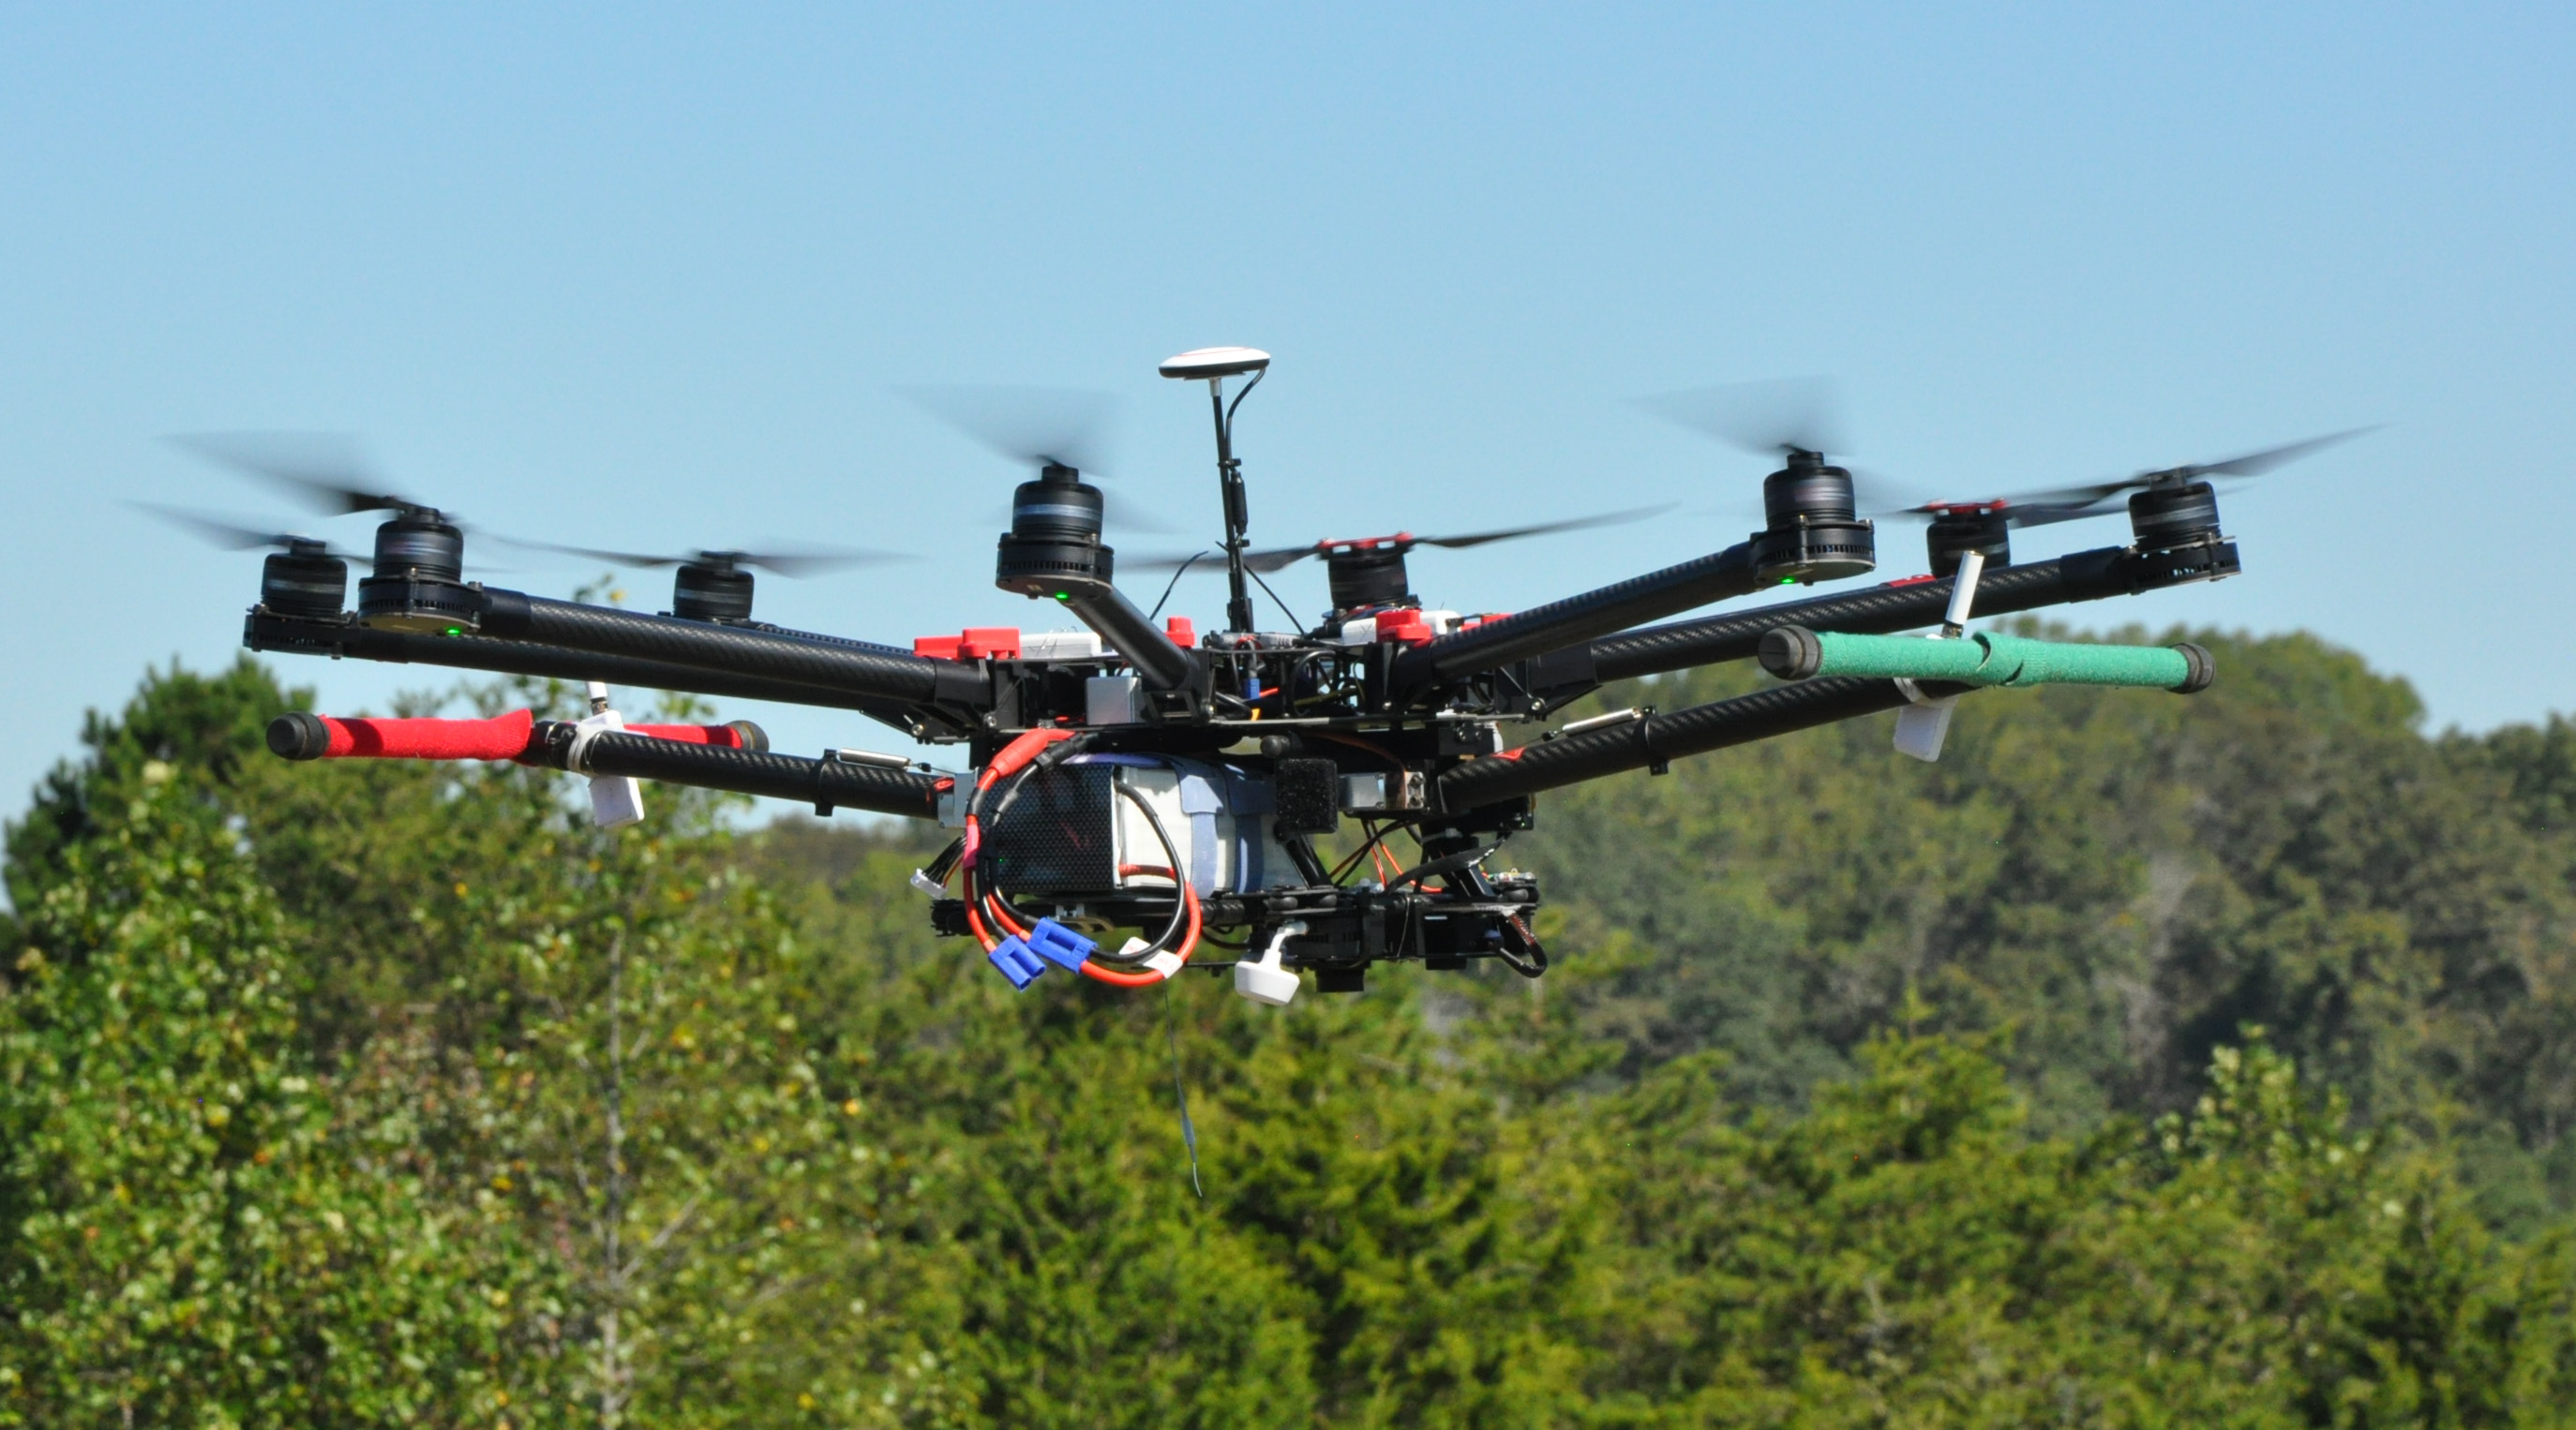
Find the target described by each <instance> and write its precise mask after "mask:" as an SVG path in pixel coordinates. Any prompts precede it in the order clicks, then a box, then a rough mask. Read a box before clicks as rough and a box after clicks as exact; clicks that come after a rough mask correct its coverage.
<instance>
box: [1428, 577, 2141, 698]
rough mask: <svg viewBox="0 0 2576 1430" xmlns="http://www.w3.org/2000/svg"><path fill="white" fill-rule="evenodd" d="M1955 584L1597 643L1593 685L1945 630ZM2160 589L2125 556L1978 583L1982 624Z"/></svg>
mask: <svg viewBox="0 0 2576 1430" xmlns="http://www.w3.org/2000/svg"><path fill="white" fill-rule="evenodd" d="M1954 584H1955V580H1954V578H1952V577H1947V576H1944V577H1942V578H1940V579H1938V580H1931V581H1910V582H1906V583H1904V584H1901V585H1889V586H1872V587H1870V588H1869V589H1867V590H1863V591H1847V592H1843V593H1840V594H1837V595H1832V596H1815V597H1811V598H1809V599H1807V600H1804V601H1783V602H1781V603H1780V604H1778V605H1776V606H1764V607H1763V608H1761V609H1760V610H1757V611H1741V612H1736V613H1734V614H1730V615H1724V616H1710V617H1707V618H1705V619H1703V620H1696V621H1676V622H1674V623H1673V624H1671V625H1668V626H1648V627H1646V628H1644V629H1642V630H1634V631H1621V632H1620V633H1619V634H1617V635H1614V636H1605V637H1603V638H1602V639H1600V640H1596V641H1594V642H1592V672H1591V673H1592V677H1593V678H1594V679H1596V680H1604V681H1609V680H1627V679H1631V678H1633V677H1636V676H1640V675H1655V674H1659V673H1661V672H1663V671H1668V670H1686V669H1688V668H1690V667H1692V666H1697V665H1716V664H1719V663H1721V662H1724V661H1730V660H1749V659H1751V658H1752V656H1753V654H1754V652H1755V651H1756V650H1757V649H1758V648H1759V647H1760V646H1761V644H1762V637H1763V635H1764V633H1765V632H1768V631H1774V630H1778V629H1779V628H1780V627H1782V626H1805V627H1806V628H1807V629H1809V630H1815V631H1844V632H1849V633H1851V634H1855V635H1885V634H1889V633H1891V632H1895V631H1906V630H1914V629H1916V628H1918V627H1922V626H1930V625H1938V624H1939V623H1940V621H1941V617H1942V614H1943V613H1944V612H1945V611H1947V610H1948V609H1949V605H1950V588H1951V587H1952V586H1953V585H1954ZM2152 584H2154V583H2152V582H2151V581H2148V580H2145V579H2142V573H2141V572H2140V571H2139V569H2138V568H2137V566H2136V563H2135V562H2134V561H2133V560H2132V559H2131V558H2130V554H2129V552H2128V551H2127V550H2126V549H2125V548H2122V547H2116V546H2113V547H2104V548H2102V549H2100V550H2096V551H2079V552H2076V553H2074V554H2073V555H2070V556H2060V557H2056V558H2054V559H2052V560H2048V561H2034V562H2032V563H2030V564H2029V565H2027V566H1997V567H1989V568H1987V570H1986V573H1985V575H1984V576H1983V577H1982V578H1980V579H1979V580H1978V582H1977V593H1976V603H1975V607H1974V610H1973V612H1972V614H1974V615H1978V616H2001V615H2009V614H2011V613H2012V612H2015V611H2031V610H2037V609H2039V608H2040V607H2042V606H2059V605H2066V604H2069V603H2071V602H2075V601H2098V600H2101V599H2103V598H2104V597H2106V596H2127V595H2133V594H2135V593H2137V592H2139V591H2142V590H2145V589H2148V587H2149V586H2150V585H2152ZM1428 648H1429V647H1425V649H1428Z"/></svg>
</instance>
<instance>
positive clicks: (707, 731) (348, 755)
mask: <svg viewBox="0 0 2576 1430" xmlns="http://www.w3.org/2000/svg"><path fill="white" fill-rule="evenodd" d="M286 718H291V719H294V720H299V721H301V720H308V719H309V720H311V721H313V722H315V723H317V724H319V725H320V726H321V729H322V734H323V738H324V743H323V747H322V749H321V751H320V753H319V754H314V753H311V749H312V747H311V746H310V745H306V746H305V747H304V749H303V751H302V752H299V753H297V754H295V755H294V758H297V759H324V760H515V759H518V758H520V757H521V756H523V755H525V754H527V753H528V738H529V734H530V732H531V731H532V730H533V729H534V727H535V723H536V722H535V717H534V716H533V715H532V714H531V713H530V712H528V711H525V710H513V711H511V712H510V713H509V714H507V715H496V716H494V717H492V718H491V719H489V720H432V719H415V720H371V719H366V718H364V717H359V718H353V719H346V720H343V719H340V718H337V717H335V716H330V715H314V716H302V715H298V716H292V717H286ZM308 728H309V727H308ZM626 730H627V733H629V734H633V735H649V736H652V737H653V738H654V739H657V740H676V741H679V742H681V743H683V744H689V745H717V746H721V747H723V748H725V749H729V750H739V749H742V748H744V740H743V733H742V731H740V730H738V729H736V728H734V727H733V726H731V725H629V726H627V727H626ZM308 738H309V737H308ZM275 743H276V738H275V737H272V739H271V745H272V747H275Z"/></svg>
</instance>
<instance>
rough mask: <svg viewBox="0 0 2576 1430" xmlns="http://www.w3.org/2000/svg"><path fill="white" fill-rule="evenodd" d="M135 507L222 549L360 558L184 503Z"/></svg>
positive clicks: (314, 538)
mask: <svg viewBox="0 0 2576 1430" xmlns="http://www.w3.org/2000/svg"><path fill="white" fill-rule="evenodd" d="M127 505H129V506H132V507H133V508H134V509H136V510H137V511H144V512H149V513H151V514H152V515H154V516H157V517H159V518H160V519H162V520H163V521H166V522H168V523H170V524H171V525H173V526H176V527H179V528H180V529H182V530H185V531H190V532H193V533H195V534H196V536H197V537H198V539H199V540H202V541H204V542H205V543H206V544H207V545H209V546H214V547H218V548H220V549H222V550H225V551H255V550H257V549H259V548H260V547H263V546H271V547H275V548H276V549H278V550H280V551H291V552H294V553H295V554H296V555H299V556H315V557H327V558H329V559H332V560H336V561H363V560H365V559H366V557H365V556H363V555H361V554H360V553H358V552H355V551H343V550H341V549H339V548H338V547H335V546H332V545H330V544H329V543H328V542H325V541H324V540H322V539H321V538H320V537H317V536H302V535H298V534H296V533H294V532H291V531H286V532H268V531H262V530H261V529H260V528H258V527H256V526H245V525H243V524H242V523H241V521H240V520H239V519H237V518H228V517H221V516H216V515H213V514H212V513H209V512H202V511H190V510H188V509H186V508H185V507H175V506H163V505H161V504H159V503H157V502H129V503H127Z"/></svg>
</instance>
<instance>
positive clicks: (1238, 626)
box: [1208, 371, 1268, 631]
mask: <svg viewBox="0 0 2576 1430" xmlns="http://www.w3.org/2000/svg"><path fill="white" fill-rule="evenodd" d="M1265 376H1268V373H1267V372H1266V371H1264V372H1256V373H1254V374H1253V375H1252V381H1250V382H1247V383H1245V384H1244V385H1243V391H1241V392H1238V393H1236V394H1235V395H1234V403H1233V405H1232V406H1228V405H1227V404H1226V400H1225V379H1224V378H1221V377H1212V378H1209V379H1208V405H1209V407H1210V409H1211V410H1212V411H1214V412H1215V414H1216V476H1217V484H1218V486H1219V487H1220V488H1221V489H1222V490H1223V491H1224V493H1225V582H1226V602H1225V628H1226V629H1227V630H1230V631H1249V630H1251V629H1252V593H1251V591H1250V589H1249V588H1247V587H1246V586H1245V585H1244V581H1243V549H1244V548H1245V547H1247V546H1249V545H1251V544H1252V542H1251V540H1250V539H1249V533H1250V531H1251V529H1252V501H1251V498H1250V497H1249V496H1248V495H1247V494H1246V493H1245V492H1244V489H1243V459H1242V458H1240V457H1237V456H1235V455H1234V409H1235V408H1236V407H1241V406H1242V405H1243V399H1245V398H1247V397H1250V396H1251V395H1252V389H1254V388H1256V387H1259V386H1260V385H1261V379H1262V378H1264V377H1265Z"/></svg>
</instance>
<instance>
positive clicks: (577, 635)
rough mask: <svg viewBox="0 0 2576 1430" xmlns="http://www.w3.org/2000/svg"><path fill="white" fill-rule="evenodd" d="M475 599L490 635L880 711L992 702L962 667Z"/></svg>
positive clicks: (499, 598) (518, 601)
mask: <svg viewBox="0 0 2576 1430" xmlns="http://www.w3.org/2000/svg"><path fill="white" fill-rule="evenodd" d="M483 596H484V601H485V606H484V612H483V617H482V625H481V631H482V633H483V634H485V635H489V636H499V637H502V638H505V639H522V640H529V641H534V642H537V643H538V644H540V645H551V646H562V647H566V648H568V649H572V650H579V651H590V652H593V653H595V654H599V655H620V656H630V657H633V658H635V659H638V660H651V661H660V662H663V663H665V664H669V665H679V666H695V667H698V668H700V669H705V670H714V671H720V672H723V673H725V674H729V675H743V676H750V677H754V678H757V679H763V680H773V681H781V682H785V683H788V684H793V685H807V686H813V687H817V688H819V689H824V690H836V691H840V692H842V693H843V694H844V695H845V696H851V697H856V698H858V699H862V700H867V701H871V702H875V703H878V704H883V705H947V706H953V707H961V708H965V709H983V708H987V707H989V706H990V705H991V704H992V700H993V697H992V689H991V685H990V683H989V682H988V681H987V680H986V678H985V676H984V674H983V671H982V670H981V669H980V668H979V667H977V666H974V665H970V664H967V663H965V662H962V661H953V660H929V659H925V658H923V657H921V656H917V655H906V654H899V653H896V652H892V651H888V650H884V649H882V648H875V649H872V648H868V647H865V646H860V645H856V644H847V645H845V644H841V643H839V642H823V641H811V640H804V639H800V638H797V637H794V636H785V635H778V634H774V633H772V632H769V631H762V630H753V629H749V628H746V627H740V626H720V625H713V624H709V623H708V622H704V621H685V620H681V619H679V618H678V617H676V616H647V615H641V614H638V613H636V612H633V611H618V610H611V609H609V608H607V607H604V606H585V605H582V604H580V603H578V602H573V601H555V600H549V599H547V598H546V597H543V596H530V595H525V594H523V593H521V592H517V591H499V590H491V589H486V590H485V591H484V593H483Z"/></svg>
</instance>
